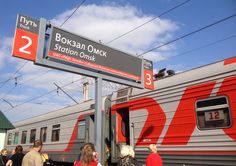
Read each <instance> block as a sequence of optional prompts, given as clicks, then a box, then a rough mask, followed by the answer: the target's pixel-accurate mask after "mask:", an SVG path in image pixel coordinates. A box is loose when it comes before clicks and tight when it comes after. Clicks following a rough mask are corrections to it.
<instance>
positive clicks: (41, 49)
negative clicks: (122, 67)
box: [35, 18, 144, 89]
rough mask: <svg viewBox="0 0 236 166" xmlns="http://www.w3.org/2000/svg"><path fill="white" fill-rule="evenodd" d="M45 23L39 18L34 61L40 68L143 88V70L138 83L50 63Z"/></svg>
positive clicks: (53, 62)
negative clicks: (46, 48)
mask: <svg viewBox="0 0 236 166" xmlns="http://www.w3.org/2000/svg"><path fill="white" fill-rule="evenodd" d="M47 26H49V25H47V21H46V19H43V18H41V19H40V27H39V41H38V48H37V56H36V60H35V64H37V65H41V66H46V67H51V68H55V69H59V70H63V71H68V72H73V73H77V74H82V75H85V76H89V77H93V78H102V79H103V80H106V81H110V82H114V83H119V84H123V85H127V86H132V87H136V88H141V89H142V88H143V87H144V81H143V77H144V74H143V70H141V80H140V81H135V80H132V79H129V78H124V77H119V76H116V75H108V74H104V73H103V72H99V71H93V70H92V69H91V70H88V69H85V68H83V67H81V68H79V67H74V66H70V65H66V64H63V63H58V62H56V61H50V60H48V59H47V58H46V57H45V54H46V53H47V52H48V50H45V45H46V43H45V38H46V37H45V32H46V28H47ZM143 63H144V62H143V59H142V66H143Z"/></svg>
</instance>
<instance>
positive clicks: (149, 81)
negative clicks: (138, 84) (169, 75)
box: [143, 59, 154, 90]
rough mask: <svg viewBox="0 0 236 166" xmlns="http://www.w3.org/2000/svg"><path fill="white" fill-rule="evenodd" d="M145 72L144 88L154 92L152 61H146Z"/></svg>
mask: <svg viewBox="0 0 236 166" xmlns="http://www.w3.org/2000/svg"><path fill="white" fill-rule="evenodd" d="M143 70H144V72H143V73H144V74H143V76H144V88H146V89H150V90H154V81H153V63H152V61H149V60H146V59H144V64H143Z"/></svg>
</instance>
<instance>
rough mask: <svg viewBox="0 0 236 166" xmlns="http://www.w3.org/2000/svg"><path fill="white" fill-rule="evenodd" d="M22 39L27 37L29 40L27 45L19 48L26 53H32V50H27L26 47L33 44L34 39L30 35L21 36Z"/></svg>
mask: <svg viewBox="0 0 236 166" xmlns="http://www.w3.org/2000/svg"><path fill="white" fill-rule="evenodd" d="M21 38H22V39H26V40H27V41H28V42H27V44H26V45H24V46H23V47H21V48H19V52H22V53H26V54H31V52H30V51H27V50H26V49H27V48H28V47H30V46H31V44H32V40H31V38H29V37H28V36H21Z"/></svg>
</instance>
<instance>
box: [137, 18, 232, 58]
mask: <svg viewBox="0 0 236 166" xmlns="http://www.w3.org/2000/svg"><path fill="white" fill-rule="evenodd" d="M235 16H236V14H232V15H230V16H228V17H225V18H223V19H220V20H218V21H215V22H213V23H211V24H208V25H206V26H204V27H202V28H199V29H197V30H194V31H192V32H189V33H187V34H184V35H182V36H180V37H178V38H176V39H173V40H171V41H168V42H166V43H164V44H161V45H159V46H156V47H154V48H151V49H149V50H147V51H145V52H143V53H141V54H139V55H138V56H143V55H145V54H147V53H149V52H151V51H154V50H156V49H158V48H161V47H164V46H166V45H169V44H171V43H174V42H176V41H178V40H180V39H183V38H186V37H188V36H191V35H193V34H195V33H198V32H200V31H202V30H205V29H207V28H210V27H212V26H214V25H217V24H219V23H222V22H224V21H226V20H229V19H231V18H233V17H235Z"/></svg>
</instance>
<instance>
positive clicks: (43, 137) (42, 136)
mask: <svg viewBox="0 0 236 166" xmlns="http://www.w3.org/2000/svg"><path fill="white" fill-rule="evenodd" d="M46 138H47V127H42V128H41V129H40V140H41V141H42V142H46Z"/></svg>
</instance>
